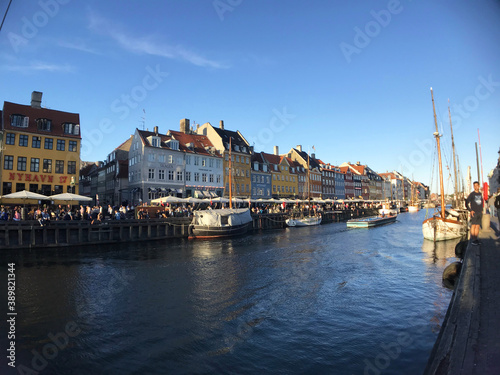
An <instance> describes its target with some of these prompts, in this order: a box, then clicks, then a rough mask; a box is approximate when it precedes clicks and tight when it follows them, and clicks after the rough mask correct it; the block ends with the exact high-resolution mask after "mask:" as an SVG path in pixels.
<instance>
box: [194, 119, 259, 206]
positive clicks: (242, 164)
mask: <svg viewBox="0 0 500 375" xmlns="http://www.w3.org/2000/svg"><path fill="white" fill-rule="evenodd" d="M196 132H197V133H198V134H203V135H205V136H207V137H208V139H209V140H210V142H212V144H213V145H214V147H215V149H216V150H217V151H219V153H220V154H221V155H223V157H224V159H223V160H224V161H223V168H224V196H226V197H227V196H229V152H230V151H229V145H230V144H231V169H232V174H231V184H232V195H233V196H235V197H242V198H250V196H251V190H250V189H251V186H252V178H251V174H250V172H251V165H250V161H251V159H252V155H253V147H251V146H250V145H249V144H248V142H247V140H246V139H245V137H243V135H242V134H241V133H240V132H239V131H232V130H226V129H224V122H223V121H221V122H220V126H219V127H218V128H216V127H214V126H212V125H211V124H210V123H208V122H207V123H205V124H203V125H202V126H200V127H199V128H198V129H197V130H196Z"/></svg>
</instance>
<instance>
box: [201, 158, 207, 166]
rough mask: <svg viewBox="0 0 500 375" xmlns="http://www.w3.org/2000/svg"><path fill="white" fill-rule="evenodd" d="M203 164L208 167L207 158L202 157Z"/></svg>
mask: <svg viewBox="0 0 500 375" xmlns="http://www.w3.org/2000/svg"><path fill="white" fill-rule="evenodd" d="M201 166H202V167H206V166H207V159H206V158H201Z"/></svg>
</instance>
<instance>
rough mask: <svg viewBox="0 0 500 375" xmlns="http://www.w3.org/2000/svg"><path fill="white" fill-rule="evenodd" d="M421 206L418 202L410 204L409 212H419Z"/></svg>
mask: <svg viewBox="0 0 500 375" xmlns="http://www.w3.org/2000/svg"><path fill="white" fill-rule="evenodd" d="M419 210H420V207H419V206H418V205H417V204H411V205H409V206H408V212H418V211H419Z"/></svg>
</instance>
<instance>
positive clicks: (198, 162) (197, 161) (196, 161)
mask: <svg viewBox="0 0 500 375" xmlns="http://www.w3.org/2000/svg"><path fill="white" fill-rule="evenodd" d="M194 165H200V158H199V157H198V156H195V157H194Z"/></svg>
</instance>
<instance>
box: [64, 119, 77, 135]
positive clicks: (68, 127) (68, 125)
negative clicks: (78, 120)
mask: <svg viewBox="0 0 500 375" xmlns="http://www.w3.org/2000/svg"><path fill="white" fill-rule="evenodd" d="M63 131H64V134H72V135H80V125H78V124H74V123H72V122H65V123H63Z"/></svg>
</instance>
